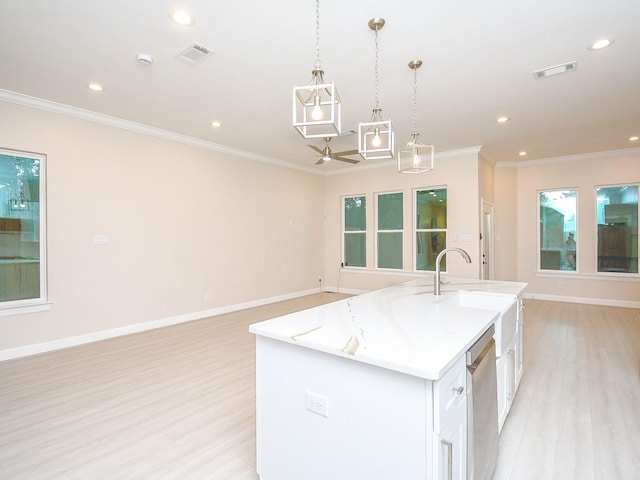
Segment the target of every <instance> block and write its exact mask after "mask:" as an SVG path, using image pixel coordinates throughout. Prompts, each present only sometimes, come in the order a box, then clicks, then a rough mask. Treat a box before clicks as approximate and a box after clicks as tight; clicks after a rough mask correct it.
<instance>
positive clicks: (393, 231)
mask: <svg viewBox="0 0 640 480" xmlns="http://www.w3.org/2000/svg"><path fill="white" fill-rule="evenodd" d="M376 198H377V203H378V209H377V243H376V245H377V266H378V268H395V269H402V228H403V218H402V192H397V193H379V194H378V195H377V196H376Z"/></svg>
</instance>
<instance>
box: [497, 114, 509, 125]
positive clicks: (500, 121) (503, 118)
mask: <svg viewBox="0 0 640 480" xmlns="http://www.w3.org/2000/svg"><path fill="white" fill-rule="evenodd" d="M496 121H497V122H498V123H505V122H508V121H509V117H507V116H506V115H503V116H501V117H498V118H497V119H496Z"/></svg>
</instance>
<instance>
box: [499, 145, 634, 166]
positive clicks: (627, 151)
mask: <svg viewBox="0 0 640 480" xmlns="http://www.w3.org/2000/svg"><path fill="white" fill-rule="evenodd" d="M621 156H628V157H633V158H635V157H637V158H640V148H638V147H633V148H623V149H620V150H607V151H604V152H591V153H579V154H576V155H567V156H564V157H551V158H542V159H539V160H522V161H518V162H498V163H497V164H496V167H503V168H526V167H537V166H540V165H549V164H552V163H559V162H584V161H587V160H611V159H613V158H620V157H621Z"/></svg>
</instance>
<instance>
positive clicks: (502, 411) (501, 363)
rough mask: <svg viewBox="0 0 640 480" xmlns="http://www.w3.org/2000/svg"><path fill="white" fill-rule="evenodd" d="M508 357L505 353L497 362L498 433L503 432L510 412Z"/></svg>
mask: <svg viewBox="0 0 640 480" xmlns="http://www.w3.org/2000/svg"><path fill="white" fill-rule="evenodd" d="M508 363H509V362H508V355H507V353H506V352H505V353H504V355H502V356H501V357H500V358H498V359H497V360H496V381H497V384H498V433H499V432H500V431H502V426H503V425H504V421H505V419H506V418H507V413H508V412H509V399H508V395H509V386H508V384H509V379H508V371H509V366H508Z"/></svg>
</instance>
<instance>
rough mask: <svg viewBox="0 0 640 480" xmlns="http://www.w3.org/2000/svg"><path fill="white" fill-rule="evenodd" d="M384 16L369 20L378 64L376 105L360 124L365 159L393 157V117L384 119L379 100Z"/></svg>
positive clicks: (376, 70) (376, 66)
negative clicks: (379, 65)
mask: <svg viewBox="0 0 640 480" xmlns="http://www.w3.org/2000/svg"><path fill="white" fill-rule="evenodd" d="M384 24H385V21H384V18H372V19H371V20H369V28H370V29H371V30H373V31H374V32H375V45H376V64H375V85H376V106H375V107H374V109H373V113H372V115H371V119H370V120H369V121H368V122H360V124H359V125H358V152H360V155H361V156H362V158H364V159H365V160H377V159H386V158H393V150H394V146H393V142H394V133H393V128H392V126H391V119H389V120H383V119H382V109H381V108H380V105H379V102H378V32H379V31H380V30H381V29H382V27H384Z"/></svg>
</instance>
